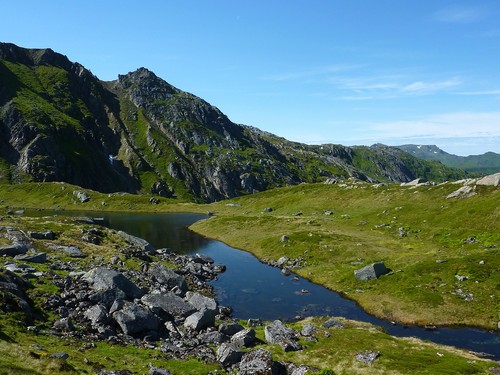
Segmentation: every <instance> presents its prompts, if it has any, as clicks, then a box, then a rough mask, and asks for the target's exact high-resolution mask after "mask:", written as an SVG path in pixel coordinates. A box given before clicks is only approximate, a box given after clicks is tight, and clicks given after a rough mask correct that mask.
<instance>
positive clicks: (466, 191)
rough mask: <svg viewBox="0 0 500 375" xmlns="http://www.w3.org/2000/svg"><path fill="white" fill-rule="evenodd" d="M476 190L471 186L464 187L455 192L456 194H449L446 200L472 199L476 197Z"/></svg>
mask: <svg viewBox="0 0 500 375" xmlns="http://www.w3.org/2000/svg"><path fill="white" fill-rule="evenodd" d="M475 190H476V187H475V186H470V185H466V186H462V187H461V188H459V189H458V190H455V191H454V192H452V193H450V194H448V195H447V196H446V199H450V198H470V197H472V196H474V195H476V192H475Z"/></svg>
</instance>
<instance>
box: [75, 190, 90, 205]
mask: <svg viewBox="0 0 500 375" xmlns="http://www.w3.org/2000/svg"><path fill="white" fill-rule="evenodd" d="M73 195H76V197H77V198H78V200H79V201H80V202H82V203H86V202H88V201H89V200H90V197H89V195H88V194H87V193H86V192H84V191H82V190H75V191H73Z"/></svg>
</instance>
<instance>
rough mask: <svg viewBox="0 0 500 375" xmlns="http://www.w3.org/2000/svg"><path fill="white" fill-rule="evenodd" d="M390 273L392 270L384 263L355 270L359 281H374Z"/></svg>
mask: <svg viewBox="0 0 500 375" xmlns="http://www.w3.org/2000/svg"><path fill="white" fill-rule="evenodd" d="M389 272H390V270H389V269H388V268H387V267H386V266H385V264H384V262H376V263H372V264H369V265H367V266H365V267H363V268H360V269H359V270H355V271H354V276H355V277H356V279H358V280H372V279H377V278H379V277H380V276H382V275H385V274H387V273H389Z"/></svg>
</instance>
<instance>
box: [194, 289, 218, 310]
mask: <svg viewBox="0 0 500 375" xmlns="http://www.w3.org/2000/svg"><path fill="white" fill-rule="evenodd" d="M186 300H187V301H188V303H189V304H191V305H192V306H193V307H194V308H195V309H196V310H198V311H201V310H213V311H216V310H217V302H216V301H215V299H213V298H210V297H205V296H204V295H201V294H200V293H196V292H187V293H186Z"/></svg>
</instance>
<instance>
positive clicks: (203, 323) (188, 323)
mask: <svg viewBox="0 0 500 375" xmlns="http://www.w3.org/2000/svg"><path fill="white" fill-rule="evenodd" d="M215 316H216V311H215V310H201V311H196V312H195V313H193V314H191V315H189V316H188V317H187V318H186V320H185V321H184V327H186V328H188V329H191V330H194V331H200V330H202V329H204V328H207V327H212V326H213V325H214V324H215Z"/></svg>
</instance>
